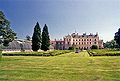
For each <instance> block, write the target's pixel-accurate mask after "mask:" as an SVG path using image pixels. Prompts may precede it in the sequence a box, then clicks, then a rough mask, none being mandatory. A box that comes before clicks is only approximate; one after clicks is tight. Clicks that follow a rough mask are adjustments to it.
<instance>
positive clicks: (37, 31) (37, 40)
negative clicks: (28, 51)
mask: <svg viewBox="0 0 120 81" xmlns="http://www.w3.org/2000/svg"><path fill="white" fill-rule="evenodd" d="M40 47H41V28H40V26H39V23H38V22H37V23H36V25H35V28H34V33H33V36H32V50H33V51H38V50H39V49H40Z"/></svg>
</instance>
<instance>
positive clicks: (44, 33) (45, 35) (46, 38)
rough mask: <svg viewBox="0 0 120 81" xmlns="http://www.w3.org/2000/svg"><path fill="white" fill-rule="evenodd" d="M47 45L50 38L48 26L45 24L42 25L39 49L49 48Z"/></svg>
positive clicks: (45, 49)
mask: <svg viewBox="0 0 120 81" xmlns="http://www.w3.org/2000/svg"><path fill="white" fill-rule="evenodd" d="M49 46H50V38H49V32H48V27H47V25H46V24H45V26H44V27H43V31H42V46H41V49H42V50H44V51H47V50H49Z"/></svg>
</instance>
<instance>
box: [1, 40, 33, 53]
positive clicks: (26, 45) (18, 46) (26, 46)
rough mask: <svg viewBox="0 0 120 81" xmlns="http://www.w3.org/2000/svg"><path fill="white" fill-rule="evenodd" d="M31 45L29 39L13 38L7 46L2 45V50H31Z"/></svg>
mask: <svg viewBox="0 0 120 81" xmlns="http://www.w3.org/2000/svg"><path fill="white" fill-rule="evenodd" d="M31 45H32V42H31V41H27V40H26V41H24V40H13V41H12V42H10V43H9V46H8V47H3V51H32V46H31Z"/></svg>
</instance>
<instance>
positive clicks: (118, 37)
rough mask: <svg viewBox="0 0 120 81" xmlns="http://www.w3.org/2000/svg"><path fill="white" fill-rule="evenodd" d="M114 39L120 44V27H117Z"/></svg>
mask: <svg viewBox="0 0 120 81" xmlns="http://www.w3.org/2000/svg"><path fill="white" fill-rule="evenodd" d="M114 40H115V41H116V43H117V44H118V45H119V46H120V28H119V29H118V32H116V33H115V36H114Z"/></svg>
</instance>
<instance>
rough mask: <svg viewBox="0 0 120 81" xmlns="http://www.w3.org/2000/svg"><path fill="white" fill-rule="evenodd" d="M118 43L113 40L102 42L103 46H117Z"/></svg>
mask: <svg viewBox="0 0 120 81" xmlns="http://www.w3.org/2000/svg"><path fill="white" fill-rule="evenodd" d="M117 47H118V44H117V43H116V41H115V40H111V41H107V42H106V43H104V48H117Z"/></svg>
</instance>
